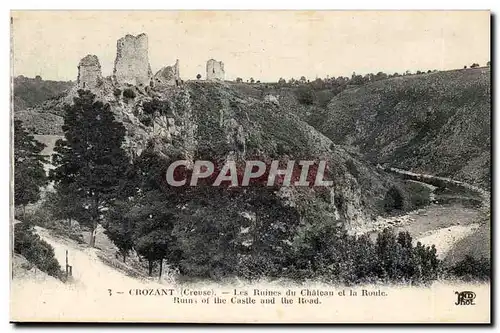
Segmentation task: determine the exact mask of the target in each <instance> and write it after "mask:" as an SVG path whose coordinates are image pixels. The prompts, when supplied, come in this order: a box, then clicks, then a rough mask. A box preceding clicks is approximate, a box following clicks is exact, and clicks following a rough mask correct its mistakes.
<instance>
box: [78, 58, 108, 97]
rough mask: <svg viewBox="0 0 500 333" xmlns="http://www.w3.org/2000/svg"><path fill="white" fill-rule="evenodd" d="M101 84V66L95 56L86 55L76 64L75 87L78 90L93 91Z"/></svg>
mask: <svg viewBox="0 0 500 333" xmlns="http://www.w3.org/2000/svg"><path fill="white" fill-rule="evenodd" d="M101 84H102V73H101V65H100V64H99V59H98V58H97V56H95V55H92V54H88V55H86V56H85V57H84V58H83V59H82V60H80V63H79V64H78V78H77V86H78V88H79V89H94V88H96V87H98V86H100V85H101Z"/></svg>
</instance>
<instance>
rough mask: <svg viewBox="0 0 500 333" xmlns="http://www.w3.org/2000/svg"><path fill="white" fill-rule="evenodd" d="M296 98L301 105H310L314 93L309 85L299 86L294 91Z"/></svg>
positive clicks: (312, 101)
mask: <svg viewBox="0 0 500 333" xmlns="http://www.w3.org/2000/svg"><path fill="white" fill-rule="evenodd" d="M296 95H297V100H298V101H299V103H300V104H303V105H312V104H313V103H314V93H313V91H312V89H311V88H309V87H301V88H299V89H298V90H297V92H296Z"/></svg>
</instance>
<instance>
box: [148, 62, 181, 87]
mask: <svg viewBox="0 0 500 333" xmlns="http://www.w3.org/2000/svg"><path fill="white" fill-rule="evenodd" d="M180 80H181V79H180V73H179V59H177V61H176V62H175V65H173V66H166V67H163V68H162V69H160V70H159V71H158V72H156V74H155V76H154V78H153V84H154V86H177V85H179V83H180Z"/></svg>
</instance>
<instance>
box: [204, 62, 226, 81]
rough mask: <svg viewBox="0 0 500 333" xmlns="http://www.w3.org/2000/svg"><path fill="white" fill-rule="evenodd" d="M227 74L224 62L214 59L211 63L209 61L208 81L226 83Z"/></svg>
mask: <svg viewBox="0 0 500 333" xmlns="http://www.w3.org/2000/svg"><path fill="white" fill-rule="evenodd" d="M225 74H226V73H225V72H224V63H223V62H222V61H216V60H214V59H210V60H209V61H207V80H209V81H215V80H220V81H224V77H225Z"/></svg>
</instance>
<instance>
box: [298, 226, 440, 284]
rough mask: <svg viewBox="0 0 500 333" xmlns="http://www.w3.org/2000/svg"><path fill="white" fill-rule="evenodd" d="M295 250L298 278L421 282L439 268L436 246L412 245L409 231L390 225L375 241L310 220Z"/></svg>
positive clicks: (433, 276)
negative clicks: (398, 231) (397, 229)
mask: <svg viewBox="0 0 500 333" xmlns="http://www.w3.org/2000/svg"><path fill="white" fill-rule="evenodd" d="M294 250H295V251H294V257H296V258H297V259H296V262H295V264H294V270H293V271H292V272H294V273H293V274H292V277H298V278H320V279H323V280H326V281H328V282H334V283H339V282H340V283H345V284H356V283H371V282H374V281H384V282H404V281H406V282H410V283H415V284H418V283H426V282H429V281H432V280H435V279H436V278H437V276H438V272H439V260H438V259H437V256H436V249H435V248H434V246H432V247H424V246H422V245H421V244H420V243H418V244H417V245H416V246H412V239H411V236H410V235H409V234H408V233H407V232H405V233H403V232H400V233H399V234H398V235H396V234H394V232H393V231H392V230H391V229H384V230H383V231H382V232H381V233H380V234H379V235H378V237H377V240H376V241H375V242H373V241H371V240H370V238H369V237H368V236H366V235H363V236H350V235H348V234H347V233H346V232H345V230H343V228H342V227H341V226H339V225H338V224H331V223H316V224H308V225H306V226H305V227H303V228H302V229H301V230H300V232H299V236H298V237H297V238H296V241H295V243H294ZM296 275H298V276H296Z"/></svg>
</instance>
